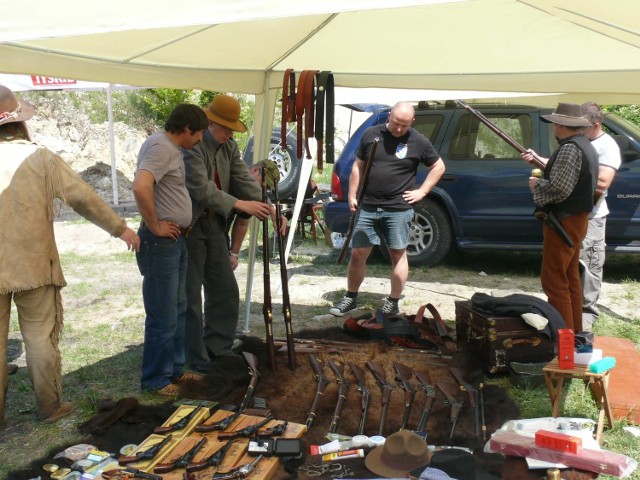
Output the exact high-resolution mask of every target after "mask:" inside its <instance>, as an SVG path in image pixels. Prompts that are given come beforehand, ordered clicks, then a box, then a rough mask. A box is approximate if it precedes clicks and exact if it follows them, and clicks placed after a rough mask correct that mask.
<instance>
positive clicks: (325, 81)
mask: <svg viewBox="0 0 640 480" xmlns="http://www.w3.org/2000/svg"><path fill="white" fill-rule="evenodd" d="M317 77H318V94H317V96H316V131H315V137H316V140H317V141H318V172H320V173H322V170H323V163H324V162H323V158H322V147H323V143H324V131H323V130H325V127H324V120H325V116H326V119H327V126H326V145H327V163H333V162H334V157H335V154H334V146H333V137H334V135H335V93H334V80H333V73H331V72H330V71H323V72H320V73H319V74H318V75H317Z"/></svg>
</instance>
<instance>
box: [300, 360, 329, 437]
mask: <svg viewBox="0 0 640 480" xmlns="http://www.w3.org/2000/svg"><path fill="white" fill-rule="evenodd" d="M309 362H310V363H311V369H312V370H313V376H314V378H315V379H316V381H317V382H318V383H317V385H316V394H315V395H314V397H313V402H312V403H311V408H310V409H309V412H308V413H307V421H306V422H305V425H306V426H307V430H308V429H310V428H311V426H312V425H313V422H314V421H315V419H316V410H317V409H318V403H320V397H322V394H323V393H324V390H325V389H326V388H327V385H329V379H328V378H327V377H326V376H325V374H324V368H323V364H322V362H321V361H320V360H318V359H317V358H316V356H315V355H313V354H311V355H309Z"/></svg>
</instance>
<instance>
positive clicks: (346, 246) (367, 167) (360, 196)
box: [336, 137, 380, 265]
mask: <svg viewBox="0 0 640 480" xmlns="http://www.w3.org/2000/svg"><path fill="white" fill-rule="evenodd" d="M379 141H380V139H379V138H378V137H376V138H374V139H373V144H372V145H371V150H370V151H369V158H368V160H367V164H366V165H365V166H364V172H362V178H361V179H360V184H359V185H358V190H357V191H356V203H357V207H356V211H355V212H353V213H352V214H351V218H350V219H349V227H348V228H347V234H346V235H345V237H344V243H343V244H342V249H340V255H338V259H337V260H336V263H337V264H338V265H340V264H341V263H342V262H343V261H344V258H345V257H346V256H347V251H348V250H349V244H350V243H351V237H352V236H353V227H354V225H355V223H356V215H357V213H358V210H360V204H361V203H362V199H363V198H364V191H365V189H366V188H367V181H368V180H369V172H371V165H372V164H373V156H374V155H375V153H376V149H377V148H378V142H379ZM354 165H355V163H354Z"/></svg>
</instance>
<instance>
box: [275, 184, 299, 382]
mask: <svg viewBox="0 0 640 480" xmlns="http://www.w3.org/2000/svg"><path fill="white" fill-rule="evenodd" d="M273 194H274V196H275V199H276V229H277V230H278V235H277V237H278V238H277V241H278V256H279V257H280V279H281V283H282V313H283V315H284V325H285V332H286V336H287V360H288V365H289V370H294V369H295V368H296V349H295V345H294V343H293V324H292V320H291V299H290V298H289V275H288V273H287V260H286V258H285V245H284V239H283V238H282V235H280V227H281V225H282V206H281V205H280V198H279V197H278V184H277V183H276V184H275V186H274V189H273Z"/></svg>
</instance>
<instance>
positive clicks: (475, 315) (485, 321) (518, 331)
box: [455, 300, 555, 373]
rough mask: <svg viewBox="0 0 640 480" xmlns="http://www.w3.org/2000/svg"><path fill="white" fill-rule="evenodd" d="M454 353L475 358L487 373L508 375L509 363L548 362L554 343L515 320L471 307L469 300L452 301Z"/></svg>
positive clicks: (546, 336) (522, 321)
mask: <svg viewBox="0 0 640 480" xmlns="http://www.w3.org/2000/svg"><path fill="white" fill-rule="evenodd" d="M455 311H456V342H457V345H458V349H459V350H461V351H468V352H471V353H473V354H475V355H476V356H477V357H478V358H479V359H480V360H481V361H482V362H483V363H484V367H485V369H486V370H487V371H488V372H489V373H503V372H508V371H509V364H510V363H511V362H519V363H538V362H548V361H550V360H551V359H553V357H554V350H555V349H554V342H553V340H552V339H551V338H550V337H549V336H548V335H546V334H545V333H543V332H539V331H538V330H536V329H535V328H533V327H531V326H530V325H528V324H527V323H526V322H525V321H524V320H523V319H522V318H521V317H519V316H510V317H506V316H503V317H501V316H492V315H490V314H487V313H484V312H482V311H479V310H477V309H474V308H473V307H472V302H471V301H470V300H466V301H459V300H458V301H456V302H455Z"/></svg>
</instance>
